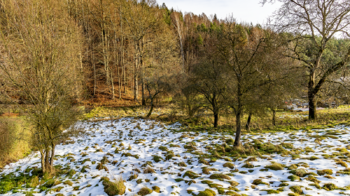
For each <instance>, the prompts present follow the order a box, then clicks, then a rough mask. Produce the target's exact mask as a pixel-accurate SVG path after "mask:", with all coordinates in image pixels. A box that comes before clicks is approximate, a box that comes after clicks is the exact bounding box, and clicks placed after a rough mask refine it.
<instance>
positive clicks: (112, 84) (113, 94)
mask: <svg viewBox="0 0 350 196" xmlns="http://www.w3.org/2000/svg"><path fill="white" fill-rule="evenodd" d="M110 74H111V78H110V80H111V86H112V99H113V100H114V99H115V93H114V80H113V67H112V68H111V70H110Z"/></svg>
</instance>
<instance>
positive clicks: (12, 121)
mask: <svg viewBox="0 0 350 196" xmlns="http://www.w3.org/2000/svg"><path fill="white" fill-rule="evenodd" d="M27 126H28V125H27V124H26V123H25V122H24V120H23V119H22V118H20V117H13V118H7V117H0V168H2V167H4V166H5V165H7V164H9V163H11V162H15V161H17V160H18V159H21V158H23V157H25V156H27V155H28V154H29V153H30V151H31V146H30V136H31V132H30V131H29V129H24V127H27Z"/></svg>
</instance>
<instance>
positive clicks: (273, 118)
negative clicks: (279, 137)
mask: <svg viewBox="0 0 350 196" xmlns="http://www.w3.org/2000/svg"><path fill="white" fill-rule="evenodd" d="M272 124H273V125H274V126H276V110H275V109H272Z"/></svg>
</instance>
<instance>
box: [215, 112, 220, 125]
mask: <svg viewBox="0 0 350 196" xmlns="http://www.w3.org/2000/svg"><path fill="white" fill-rule="evenodd" d="M218 122H219V114H218V112H215V113H214V128H217V127H218Z"/></svg>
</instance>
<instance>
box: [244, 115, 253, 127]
mask: <svg viewBox="0 0 350 196" xmlns="http://www.w3.org/2000/svg"><path fill="white" fill-rule="evenodd" d="M251 120H252V113H249V116H248V120H247V124H246V125H245V128H246V130H247V131H250V121H251Z"/></svg>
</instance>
